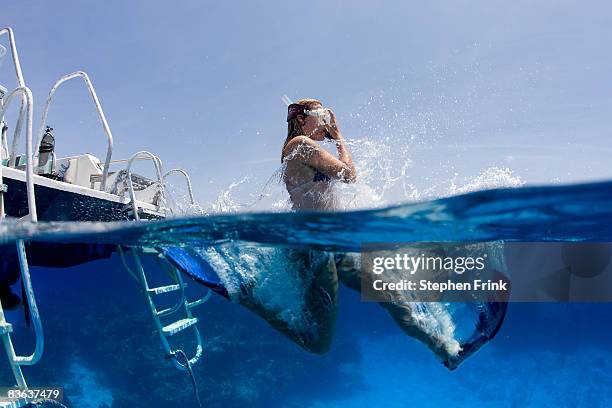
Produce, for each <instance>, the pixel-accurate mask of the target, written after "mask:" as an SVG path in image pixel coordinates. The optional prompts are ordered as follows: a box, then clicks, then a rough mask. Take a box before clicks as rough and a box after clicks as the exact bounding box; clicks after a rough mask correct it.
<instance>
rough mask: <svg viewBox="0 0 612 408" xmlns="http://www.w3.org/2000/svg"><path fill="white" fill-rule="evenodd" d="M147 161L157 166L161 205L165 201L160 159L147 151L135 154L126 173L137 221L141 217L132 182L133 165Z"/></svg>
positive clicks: (130, 159)
mask: <svg viewBox="0 0 612 408" xmlns="http://www.w3.org/2000/svg"><path fill="white" fill-rule="evenodd" d="M145 159H149V160H151V161H152V162H153V165H154V166H155V174H156V176H157V183H158V185H159V189H160V192H161V200H160V203H163V200H164V197H165V191H164V176H163V175H162V163H161V160H160V158H159V157H157V156H156V155H154V154H153V153H151V152H148V151H146V150H142V151H140V152H137V153H134V154H133V155H132V157H130V158H129V160H128V162H127V163H128V164H127V167H126V172H127V183H128V191H129V193H130V200H131V201H132V203H131V204H132V210H133V211H134V219H135V220H136V221H139V220H140V216H139V215H138V204H137V203H136V192H135V190H134V183H133V181H132V164H134V162H135V161H136V160H145ZM160 206H161V204H160Z"/></svg>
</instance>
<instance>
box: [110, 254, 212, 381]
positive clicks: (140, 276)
mask: <svg viewBox="0 0 612 408" xmlns="http://www.w3.org/2000/svg"><path fill="white" fill-rule="evenodd" d="M117 250H118V253H119V256H120V258H121V261H122V263H123V266H124V268H125V269H126V270H127V271H128V272H129V273H130V274H131V275H132V276H133V277H134V278H135V279H136V280H137V281H138V283H139V284H140V286H141V289H142V290H143V292H144V294H145V298H146V301H147V303H148V305H149V309H150V312H151V315H152V316H153V322H154V323H155V327H156V329H157V333H158V334H159V338H160V340H161V344H162V347H163V349H164V352H165V354H166V357H167V358H168V359H171V360H172V361H173V363H174V365H175V366H176V367H177V368H178V369H180V370H183V371H191V366H192V365H193V364H195V363H197V362H198V360H199V359H200V358H201V357H202V338H201V336H200V332H199V330H198V327H197V325H196V324H197V323H198V318H197V317H194V316H193V314H192V313H191V309H193V308H194V307H196V306H199V305H201V304H203V303H204V302H206V301H207V300H208V299H209V298H210V295H211V292H210V290H209V291H208V292H207V293H206V295H204V296H203V297H202V298H200V299H197V300H195V301H193V302H190V301H189V300H188V299H187V295H186V293H185V289H186V287H187V284H186V283H185V282H184V281H183V278H182V276H181V272H180V271H179V270H177V268H176V267H174V266H173V265H172V264H171V263H170V262H169V261H168V260H166V259H165V257H164V255H163V254H162V253H160V252H159V251H157V250H156V249H154V248H136V247H134V248H130V252H131V253H132V256H133V261H134V262H133V263H134V266H135V269H136V271H134V270H133V269H132V268H130V266H129V265H128V262H127V259H126V254H125V252H126V251H125V250H124V249H123V248H121V247H118V248H117ZM142 255H153V256H155V257H156V260H157V262H158V265H159V267H160V269H162V270H163V271H164V272H166V274H167V275H168V276H169V277H170V283H168V284H167V285H162V286H156V287H151V286H150V285H149V280H148V279H147V274H146V273H145V268H144V266H143V262H142ZM170 293H178V300H177V301H176V303H174V305H173V306H170V307H165V308H163V309H159V308H158V307H157V305H156V301H155V299H154V298H156V297H158V296H165V295H166V294H170ZM177 316H178V317H177ZM163 321H166V322H163ZM187 329H191V330H192V331H193V334H194V336H195V341H196V347H195V352H194V354H193V356H192V357H191V358H189V357H188V356H187V355H186V354H185V353H184V352H183V351H182V350H181V349H179V348H173V347H172V346H171V344H170V343H171V342H170V339H171V337H172V336H174V335H175V334H177V333H179V332H182V331H183V330H187Z"/></svg>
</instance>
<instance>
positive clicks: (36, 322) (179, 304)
mask: <svg viewBox="0 0 612 408" xmlns="http://www.w3.org/2000/svg"><path fill="white" fill-rule="evenodd" d="M4 34H6V35H7V36H8V40H9V44H10V51H11V53H12V57H13V65H14V68H15V73H16V76H17V82H18V86H17V88H16V89H14V90H13V91H12V92H10V93H8V95H4V96H3V97H2V98H0V122H2V120H3V119H4V118H3V116H4V113H5V112H6V108H7V106H8V105H9V104H10V102H11V101H12V100H14V99H15V97H17V96H20V97H21V106H20V109H19V116H18V119H17V122H16V125H15V136H14V142H13V143H14V144H16V143H17V142H16V139H17V136H18V135H19V134H20V133H21V128H22V126H23V122H24V120H25V133H26V154H25V157H26V160H25V170H26V191H27V204H28V214H27V215H25V216H24V217H22V218H20V219H19V221H18V222H37V221H38V217H37V214H36V197H35V192H34V168H33V162H34V160H35V156H34V155H33V154H32V122H33V120H32V118H33V104H32V92H31V91H30V89H29V88H28V87H27V86H26V85H25V81H24V79H23V74H22V71H21V65H20V62H19V57H18V54H17V48H16V45H15V39H14V34H13V31H12V29H11V28H9V27H7V28H2V29H0V36H3V35H4ZM79 76H80V77H82V78H83V79H84V80H85V82H86V85H87V86H88V88H89V91H90V94H91V96H92V97H93V99H94V103H95V104H96V108H97V110H98V113H99V114H100V117H101V119H102V121H103V123H104V125H105V130H106V131H107V132H110V130H109V129H108V124H107V123H106V121H105V118H104V114H103V113H102V110H101V106H100V105H99V102H98V100H97V96H96V94H95V91H94V89H93V86H92V85H91V82H90V81H89V78H88V77H87V75H86V74H85V73H83V72H77V73H73V74H69V75H66V76H64V77H62V79H60V80H59V81H58V82H57V83H56V84H55V86H54V87H53V89H52V93H53V92H54V91H55V90H56V89H57V87H58V86H59V85H61V84H62V83H64V82H65V81H67V80H69V79H72V78H75V77H79ZM52 93H51V94H50V96H49V99H48V100H47V106H46V109H48V104H49V103H50V100H51V95H52ZM45 114H46V110H45ZM43 119H44V116H43ZM142 159H150V160H151V161H152V162H153V164H154V165H155V170H156V173H157V183H159V186H160V191H161V194H162V197H163V196H164V193H165V192H164V190H165V188H164V184H165V179H166V177H167V176H168V175H169V174H171V173H174V172H178V173H180V174H182V175H183V176H185V178H186V181H187V186H188V191H189V196H190V199H191V202H192V204H193V203H194V198H193V192H192V190H191V182H190V180H189V176H188V175H187V173H185V172H184V171H183V170H180V169H172V170H170V171H168V172H166V173H165V174H163V173H162V168H161V160H159V158H158V157H157V156H155V155H153V154H151V153H149V152H145V151H142V152H138V153H136V154H134V155H133V156H132V157H131V158H130V160H129V161H128V165H127V175H128V177H127V180H128V190H129V194H130V199H131V203H130V204H128V206H129V207H131V208H128V209H127V211H126V214H127V215H128V217H129V218H131V219H133V220H135V221H137V222H138V221H140V218H141V217H140V215H141V214H146V209H145V208H139V206H138V203H137V201H136V194H135V191H134V186H133V183H132V173H131V165H132V163H133V162H134V161H135V160H142ZM22 164H23V163H22ZM2 177H3V176H2V166H0V222H3V221H4V220H5V218H6V214H5V208H4V198H5V197H4V194H6V193H7V189H8V187H7V185H6V184H4V183H3V178H2ZM16 246H17V256H18V258H19V268H20V273H21V281H22V284H23V287H24V290H25V295H26V299H25V300H27V305H25V306H24V307H27V308H28V309H29V313H30V316H31V322H32V325H33V328H34V335H35V341H36V342H35V347H34V351H33V353H32V354H31V355H29V356H20V355H17V354H16V352H15V348H14V346H13V342H12V340H11V333H12V331H13V326H12V325H11V323H9V322H8V321H7V320H6V317H5V314H4V310H3V308H2V304H0V339H1V341H2V346H3V347H4V349H5V351H6V354H7V356H8V361H9V364H10V366H11V371H12V373H13V376H14V378H15V384H14V385H15V386H16V387H17V388H19V389H20V390H28V385H27V383H26V380H25V377H24V375H23V371H22V366H28V365H34V364H36V363H37V362H38V361H39V360H40V358H41V356H42V353H43V349H44V336H43V328H42V323H41V318H40V314H39V312H38V307H37V305H36V299H35V296H34V290H33V288H32V282H31V279H30V272H29V267H28V260H27V254H26V249H25V244H24V241H23V240H18V241H17V242H16ZM127 249H129V251H130V252H131V253H132V256H133V262H134V265H135V269H136V271H135V272H134V270H133V269H132V268H130V266H129V265H128V262H127V259H126V254H125V252H126V249H125V248H122V247H121V246H118V247H117V251H118V253H119V257H120V259H121V262H122V264H123V267H124V268H125V269H126V270H127V271H128V272H129V274H130V275H131V276H132V277H134V278H135V279H136V281H137V282H138V283H139V285H140V287H141V289H142V290H143V292H144V294H145V298H146V301H147V303H148V305H149V309H150V312H151V314H152V316H153V321H154V323H155V326H156V328H157V332H158V334H159V337H160V340H161V344H162V347H163V349H164V352H165V353H166V358H167V359H170V360H172V361H173V363H174V366H175V367H177V368H178V369H180V370H182V371H186V372H188V374H189V375H190V378H191V382H192V385H193V389H194V393H195V398H196V400H197V402H198V405H199V406H201V403H200V399H199V395H198V390H197V384H196V382H195V379H194V375H193V371H192V365H193V364H195V363H196V362H198V361H199V360H200V358H201V357H202V354H203V347H202V339H201V336H200V333H199V331H198V328H197V325H196V324H197V322H198V318H197V317H194V316H193V315H192V313H191V309H192V308H194V307H196V306H198V305H201V304H203V303H204V302H206V301H207V300H208V299H209V298H210V296H211V293H212V292H211V291H210V289H209V290H208V291H207V292H206V294H205V295H204V296H203V297H202V298H200V299H198V300H195V301H192V302H190V301H189V300H187V296H186V293H185V288H186V284H185V282H184V281H183V279H182V276H181V272H180V271H179V270H178V269H177V268H176V267H175V266H174V265H173V264H172V263H170V262H169V261H168V260H167V259H166V258H165V257H164V255H163V254H162V253H161V252H160V251H158V250H157V249H155V248H140V247H131V248H127ZM142 255H154V256H155V258H156V260H157V262H158V265H159V267H160V269H161V270H162V271H164V272H165V273H166V274H167V275H168V276H169V278H170V280H171V283H170V284H167V285H164V286H159V287H150V286H149V283H148V280H147V276H146V273H145V269H144V266H143V262H142V259H141V256H142ZM172 292H178V294H179V299H178V300H177V301H176V303H174V305H173V306H171V307H168V308H164V309H162V310H158V308H157V306H156V303H155V302H154V300H153V296H158V295H163V294H167V293H172ZM177 314H181V316H180V317H178V318H176V317H173V318H170V316H175V315H177ZM162 319H163V320H169V322H168V323H162ZM188 328H191V329H192V330H193V333H194V336H195V342H196V347H195V352H194V354H193V356H191V357H188V356H187V354H186V353H185V352H184V351H183V350H181V349H179V348H173V347H172V346H171V344H170V338H171V337H172V336H174V335H175V334H177V333H179V332H181V331H183V330H186V329H188ZM36 402H37V401H33V400H31V399H28V398H24V399H20V400H17V401H11V402H2V401H0V408H18V407H25V406H29V407H33V406H34V407H35V406H36ZM54 406H63V405H61V404H58V403H55V404H54Z"/></svg>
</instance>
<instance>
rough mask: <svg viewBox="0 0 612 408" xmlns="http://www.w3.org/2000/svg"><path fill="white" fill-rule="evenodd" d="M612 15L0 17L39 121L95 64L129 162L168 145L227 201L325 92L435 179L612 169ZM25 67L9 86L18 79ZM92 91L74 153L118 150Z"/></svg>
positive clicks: (54, 116)
mask: <svg viewBox="0 0 612 408" xmlns="http://www.w3.org/2000/svg"><path fill="white" fill-rule="evenodd" d="M611 11H612V8H611V7H610V6H609V5H608V4H607V3H606V2H603V1H599V2H598V1H593V2H589V3H588V6H586V5H585V4H578V3H575V2H569V1H540V2H537V3H534V2H529V1H515V2H497V1H482V2H473V1H452V2H450V1H449V2H439V1H431V2H426V3H425V4H423V2H419V3H417V2H406V1H387V2H363V1H316V0H315V1H309V2H275V1H269V2H245V1H243V2H239V1H224V2H206V1H177V2H172V3H170V2H151V1H129V2H124V1H114V0H113V1H104V2H101V1H99V2H91V1H83V2H67V1H53V2H49V1H17V0H5V1H3V5H2V9H1V14H0V25H2V26H12V27H13V28H14V29H15V33H16V36H17V41H18V46H19V50H20V56H21V59H22V65H23V70H24V74H25V77H26V82H27V84H28V85H29V86H30V88H31V89H32V90H33V92H34V95H35V102H36V106H37V113H36V115H35V116H36V117H37V118H38V117H39V116H40V106H41V104H42V102H43V101H44V99H45V98H46V94H47V92H48V90H49V88H50V86H51V85H52V83H53V82H54V81H55V80H56V79H57V78H59V77H60V76H61V75H62V74H64V73H67V72H70V71H74V70H77V69H83V70H85V71H87V72H88V73H89V74H90V76H91V78H92V80H93V82H94V85H95V86H96V88H97V91H98V95H99V97H100V100H101V102H102V104H103V106H104V108H105V110H106V113H107V117H108V120H109V123H110V125H111V128H112V130H113V133H114V137H115V141H116V143H115V145H116V148H115V155H114V157H115V158H123V157H127V156H128V155H130V154H131V153H133V152H135V151H137V150H142V149H146V150H151V151H153V152H155V153H158V154H159V155H160V156H162V159H164V163H165V166H166V167H168V168H169V167H176V166H179V167H183V168H185V169H187V170H189V171H190V172H191V174H192V177H193V179H194V184H195V187H196V194H197V196H198V198H199V199H200V200H202V201H204V202H211V201H213V200H214V199H215V197H216V196H217V195H218V194H219V193H220V192H222V191H223V190H224V189H226V187H227V186H228V185H229V184H230V183H231V182H233V181H236V180H240V179H242V178H243V177H244V176H252V179H251V184H252V185H254V186H256V188H255V187H254V188H255V189H259V188H261V186H262V185H263V184H264V183H265V181H266V180H267V179H268V177H269V176H270V175H271V174H272V173H273V172H274V171H275V170H276V169H277V168H278V167H279V156H280V148H281V145H282V142H283V140H284V136H285V132H286V124H285V120H284V117H285V106H284V105H283V104H282V102H281V99H280V98H281V96H282V95H283V94H287V95H289V96H290V97H292V98H294V99H297V98H299V97H316V98H319V99H321V100H323V101H324V103H326V104H328V105H329V106H331V107H333V108H334V109H335V111H336V113H337V116H338V118H339V121H340V125H341V128H342V129H343V131H344V133H345V135H346V137H348V138H349V139H354V140H358V141H360V142H363V141H369V142H371V143H374V144H375V145H377V146H379V147H380V146H384V147H381V149H379V150H378V154H379V155H378V156H377V155H376V154H375V155H374V157H380V154H381V153H380V152H381V151H383V152H384V151H386V150H385V149H387V150H388V152H389V157H391V160H390V164H389V165H390V166H395V167H397V168H399V167H401V165H402V163H403V162H404V161H410V162H411V165H410V167H409V168H408V170H407V172H408V173H409V175H408V176H406V177H408V183H410V184H412V185H416V186H418V187H419V188H420V189H421V190H423V189H426V188H427V184H428V183H436V182H439V181H440V180H448V179H449V177H453V176H454V177H457V176H456V175H458V177H460V178H461V177H463V178H465V179H466V180H469V179H470V178H474V177H477V176H478V175H479V174H481V173H482V172H483V171H485V170H486V169H488V168H491V167H499V168H509V169H511V170H512V171H513V172H514V174H515V175H517V176H519V177H520V178H521V179H522V180H524V181H527V182H532V183H549V182H572V181H580V180H593V179H604V178H610V176H611V173H612V172H611V171H610V168H609V164H608V163H609V160H608V157H609V156H610V153H611V152H612V142H611V139H610V135H609V133H610V126H609V112H611V111H612V96H611V94H610V90H611V88H612V87H611V86H612V76H611V74H610V73H611V72H612V57H611V56H610V52H609V44H610V43H611V40H612V25H610V24H609V21H612V19H611V17H612V15H611V14H612V12H611ZM4 41H5V39H3V43H5V42H4ZM9 62H10V61H6V58H5V60H4V61H3V62H2V63H1V64H2V65H0V78H1V80H0V83H3V84H4V85H8V87H12V86H14V83H13V82H11V81H12V78H11V76H10V75H11V71H10V64H9ZM80 85H81V84H77V83H74V84H70V85H69V86H67V87H66V88H65V89H63V90H62V91H60V92H61V93H58V96H57V99H56V102H57V103H56V105H54V106H53V108H52V111H51V113H50V117H49V122H50V124H51V125H52V126H54V127H55V132H56V138H57V144H58V150H59V152H60V155H63V154H62V153H65V155H70V154H75V153H81V152H92V153H94V154H96V155H98V156H100V157H102V156H103V152H104V147H103V143H104V139H103V134H102V132H101V128H100V127H99V125H98V123H97V121H96V117H95V114H94V111H93V108H92V107H91V106H90V104H89V101H88V99H87V98H88V97H87V94H86V92H85V91H84V88H82V87H81V86H80ZM36 121H37V122H38V119H37V120H36ZM355 150H356V155H357V156H359V155H366V156H367V152H365V150H364V149H362V150H360V149H359V148H355ZM370 158H371V157H370ZM360 163H368V162H367V160H366V159H364V160H361V161H360ZM358 170H359V169H358ZM365 170H367V169H365ZM362 173H363V174H365V173H367V171H366V172H365V173H364V169H362ZM377 178H378V176H377V177H371V178H370V179H369V180H368V182H369V183H370V184H373V185H375V184H376V183H377V182H378V181H377ZM379 187H380V186H379ZM403 198H404V197H402V196H401V195H400V196H395V197H393V199H397V200H402V199H403Z"/></svg>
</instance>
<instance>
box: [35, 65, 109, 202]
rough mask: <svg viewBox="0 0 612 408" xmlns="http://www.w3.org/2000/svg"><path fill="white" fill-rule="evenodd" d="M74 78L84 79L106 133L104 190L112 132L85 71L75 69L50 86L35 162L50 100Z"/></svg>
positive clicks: (103, 187)
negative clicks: (63, 85) (62, 86)
mask: <svg viewBox="0 0 612 408" xmlns="http://www.w3.org/2000/svg"><path fill="white" fill-rule="evenodd" d="M75 78H83V80H84V81H85V85H86V86H87V90H88V91H89V95H90V96H91V99H92V100H93V103H94V105H95V107H96V111H97V112H98V116H99V117H100V121H101V122H102V127H103V128H104V132H105V133H106V138H107V143H108V146H107V149H106V159H105V161H104V168H103V169H102V181H101V183H100V190H101V191H104V190H105V188H106V179H107V178H108V169H109V166H110V163H111V157H112V155H113V134H112V133H111V130H110V127H109V126H108V121H107V120H106V116H105V115H104V111H103V110H102V105H100V101H99V100H98V95H97V94H96V90H95V89H94V87H93V84H92V83H91V80H90V79H89V76H88V75H87V73H85V72H83V71H76V72H73V73H71V74H67V75H64V76H63V77H61V78H60V79H59V80H57V82H56V83H55V84H54V85H53V87H52V88H51V91H49V96H47V101H46V102H45V107H44V109H43V114H42V117H41V119H40V127H39V130H38V142H37V143H36V152H37V153H36V163H37V165H38V149H39V147H40V143H41V141H42V138H43V135H44V129H45V123H46V121H47V116H48V114H49V107H50V106H51V100H52V99H53V96H54V95H55V92H56V91H57V90H58V88H59V87H60V86H61V85H62V84H64V83H65V82H67V81H70V80H71V79H75Z"/></svg>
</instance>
